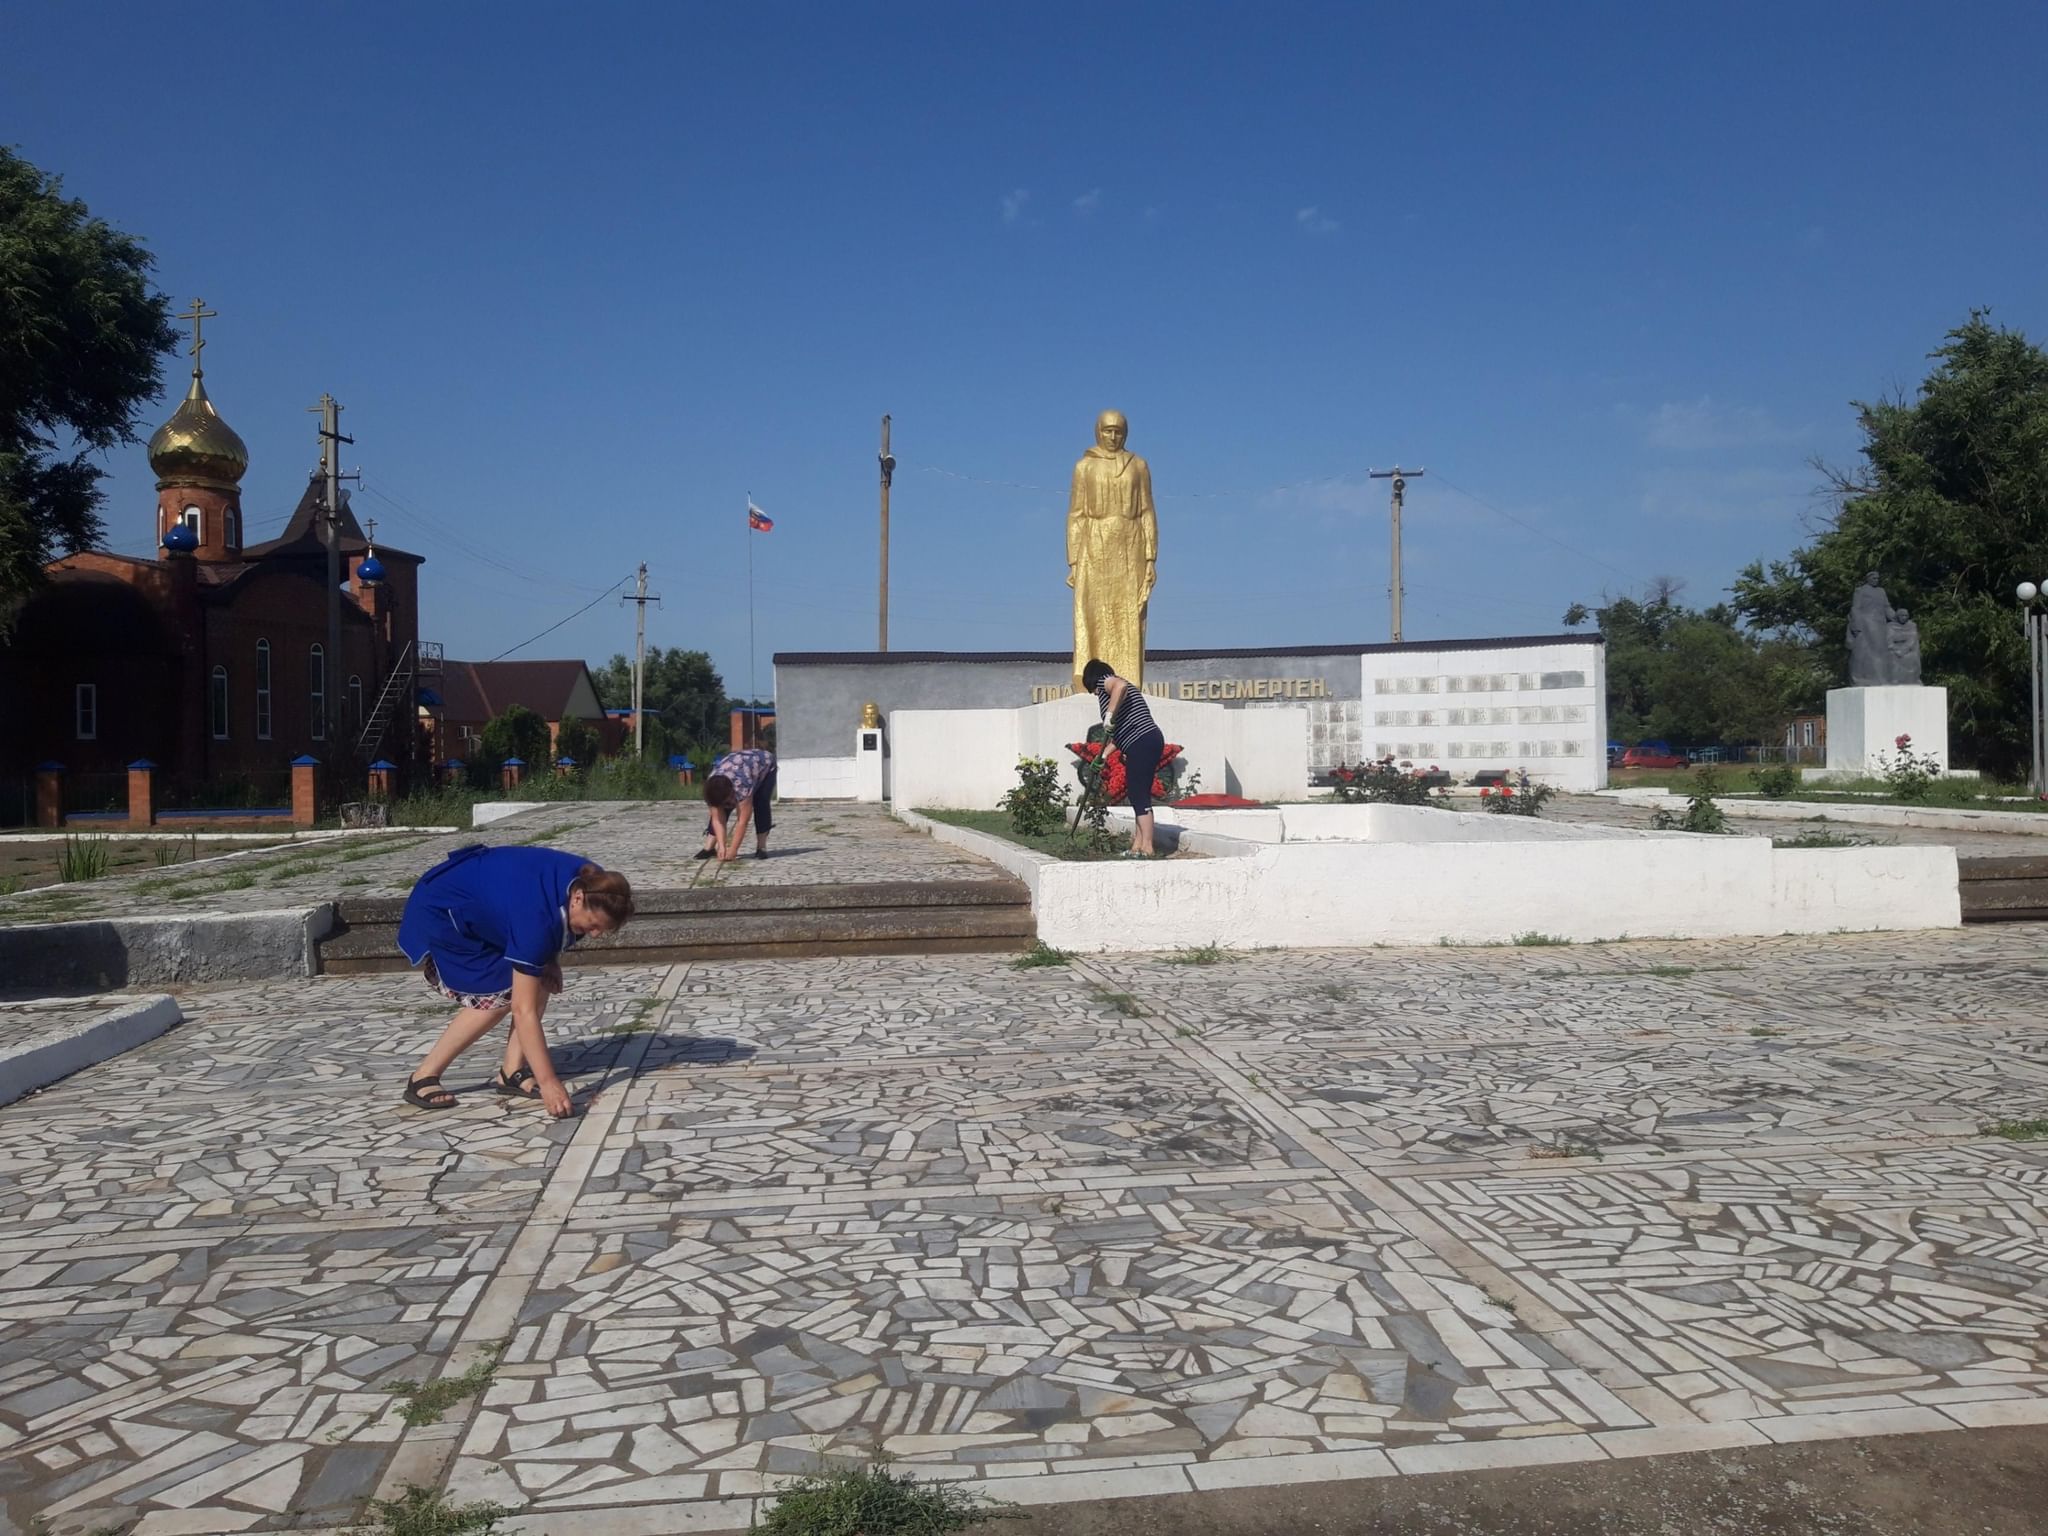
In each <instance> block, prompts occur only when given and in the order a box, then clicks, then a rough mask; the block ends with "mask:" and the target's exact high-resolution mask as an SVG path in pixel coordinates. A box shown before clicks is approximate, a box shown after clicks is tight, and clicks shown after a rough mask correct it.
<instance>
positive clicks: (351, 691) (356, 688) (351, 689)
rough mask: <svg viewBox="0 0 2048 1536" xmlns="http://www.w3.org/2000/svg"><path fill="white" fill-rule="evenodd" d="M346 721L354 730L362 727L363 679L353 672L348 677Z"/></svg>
mask: <svg viewBox="0 0 2048 1536" xmlns="http://www.w3.org/2000/svg"><path fill="white" fill-rule="evenodd" d="M348 722H349V724H350V725H351V726H352V727H354V728H355V729H356V730H361V729H362V727H363V680H362V679H361V678H360V677H357V676H356V675H355V674H354V673H353V672H351V673H350V674H349V678H348Z"/></svg>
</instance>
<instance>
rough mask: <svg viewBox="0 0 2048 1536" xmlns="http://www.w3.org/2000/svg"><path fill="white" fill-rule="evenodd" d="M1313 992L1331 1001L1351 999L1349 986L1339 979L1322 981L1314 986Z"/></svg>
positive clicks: (1345, 1001) (1337, 1001)
mask: <svg viewBox="0 0 2048 1536" xmlns="http://www.w3.org/2000/svg"><path fill="white" fill-rule="evenodd" d="M1315 994H1316V996H1317V997H1320V998H1324V999H1326V1000H1328V1001H1329V1002H1333V1003H1348V1002H1349V1001H1350V1000H1351V988H1350V987H1348V986H1346V985H1345V984H1344V983H1343V982H1341V981H1325V982H1322V983H1320V984H1319V985H1318V986H1317V987H1316V988H1315Z"/></svg>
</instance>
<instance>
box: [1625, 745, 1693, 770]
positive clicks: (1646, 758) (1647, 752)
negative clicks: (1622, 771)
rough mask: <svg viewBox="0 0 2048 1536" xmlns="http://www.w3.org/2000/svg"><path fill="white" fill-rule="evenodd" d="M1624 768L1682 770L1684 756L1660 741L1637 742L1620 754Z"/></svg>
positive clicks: (1684, 762)
mask: <svg viewBox="0 0 2048 1536" xmlns="http://www.w3.org/2000/svg"><path fill="white" fill-rule="evenodd" d="M1621 766H1622V767H1624V768H1683V767H1685V766H1686V756H1685V754H1684V753H1683V752H1674V751H1672V750H1671V748H1670V747H1669V746H1667V745H1666V744H1665V743H1664V742H1661V741H1639V742H1637V743H1636V744H1635V745H1634V746H1632V747H1630V748H1629V749H1628V750H1627V751H1626V752H1624V753H1622V754H1621Z"/></svg>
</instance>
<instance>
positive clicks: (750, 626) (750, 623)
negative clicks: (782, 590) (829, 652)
mask: <svg viewBox="0 0 2048 1536" xmlns="http://www.w3.org/2000/svg"><path fill="white" fill-rule="evenodd" d="M755 697H756V696H755V693H754V493H753V492H752V491H749V492H747V711H748V713H747V732H746V734H747V737H748V741H747V745H749V746H752V745H753V744H754V743H753V739H752V738H753V730H754V715H753V708H754V700H755Z"/></svg>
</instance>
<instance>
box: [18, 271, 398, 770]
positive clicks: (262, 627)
mask: <svg viewBox="0 0 2048 1536" xmlns="http://www.w3.org/2000/svg"><path fill="white" fill-rule="evenodd" d="M194 307H195V309H197V308H198V307H199V306H197V305H195V306H194ZM204 345H205V343H204V341H203V340H202V339H201V338H200V336H199V333H198V327H197V322H196V320H195V324H194V340H193V347H192V354H193V368H192V384H191V387H190V389H189V390H187V391H186V395H185V399H184V401H183V403H182V404H180V405H179V406H178V408H177V410H176V411H174V412H173V413H172V415H171V417H170V419H169V420H168V421H166V422H165V423H164V424H163V425H162V426H161V427H159V428H157V430H156V433H155V435H154V436H153V437H151V438H150V440H149V450H148V451H149V462H150V467H151V468H152V469H154V470H155V471H156V489H157V494H156V509H155V533H156V538H155V543H156V546H157V547H156V550H155V553H154V554H153V555H152V556H151V557H149V558H139V557H136V556H131V555H116V554H109V553H106V552H104V551H100V550H93V551H89V552H86V553H81V554H75V555H71V556H69V557H67V558H65V559H63V560H59V561H57V562H56V563H55V564H54V565H52V566H51V567H50V568H49V581H48V583H47V584H46V585H45V586H43V587H42V588H41V589H40V590H38V591H37V592H36V593H35V594H34V595H32V596H31V597H30V598H29V599H28V600H27V601H26V602H25V603H24V604H23V606H22V609H21V611H20V613H19V614H18V615H17V618H16V623H15V627H14V632H13V634H12V636H11V637H10V638H9V639H7V640H4V641H0V721H4V722H5V723H6V729H5V730H0V772H6V773H10V774H13V773H22V772H26V771H28V770H30V769H33V768H35V767H36V766H37V765H39V764H41V763H44V762H49V761H54V762H57V763H61V764H63V765H64V767H65V769H66V771H67V774H70V775H105V774H111V773H114V772H116V771H118V770H121V769H123V768H125V767H126V766H127V765H128V764H130V763H133V762H135V761H136V760H137V759H141V758H147V759H150V760H151V761H153V762H154V763H155V764H156V765H157V767H158V769H159V781H160V782H162V783H163V784H165V786H166V787H167V788H168V789H171V790H173V792H178V791H182V792H183V793H184V794H186V795H191V794H195V793H196V794H201V795H203V794H204V792H205V791H206V790H207V789H209V788H213V787H216V786H229V785H234V784H241V785H243V786H247V785H249V784H251V783H252V782H253V783H254V784H256V785H260V786H263V788H264V789H265V790H268V789H269V788H270V786H272V785H273V784H274V783H275V784H279V785H281V784H282V782H283V779H282V775H283V773H284V770H285V769H286V768H287V766H288V765H289V764H290V763H291V761H292V759H293V758H295V757H298V756H300V755H301V754H307V755H310V756H312V757H315V758H318V759H319V760H320V761H321V762H322V763H323V764H326V765H327V766H328V767H329V768H330V769H331V770H333V771H334V772H335V773H337V774H341V775H346V776H347V777H348V778H355V777H356V776H357V774H358V773H359V770H360V769H361V767H362V766H363V765H364V764H366V763H368V762H369V761H371V760H372V759H375V758H388V759H390V760H392V761H393V762H395V763H398V764H399V765H400V766H401V768H405V767H409V766H410V765H411V763H412V761H413V760H414V759H415V758H416V757H417V758H419V759H420V760H421V761H424V750H425V749H424V747H423V746H422V745H421V742H422V740H423V734H424V733H423V732H422V729H421V720H420V704H419V696H420V694H421V692H422V688H423V683H424V684H425V685H426V690H425V691H426V694H427V697H428V699H429V700H431V699H432V698H433V697H434V695H433V693H432V691H431V684H432V683H434V682H435V681H437V680H438V679H437V678H436V677H435V676H433V675H432V674H434V673H437V672H438V670H439V648H438V647H429V648H427V649H429V650H430V651H431V652H432V653H433V654H432V655H430V656H426V657H423V656H422V655H421V651H422V647H421V646H420V643H419V567H420V565H421V563H422V562H421V558H420V557H419V556H418V555H410V554H406V553H404V552H403V551H401V550H395V549H389V548H375V549H373V548H372V547H371V544H370V541H369V539H367V538H366V537H365V536H364V533H363V529H362V528H361V526H360V525H358V523H357V522H356V519H355V515H354V514H353V512H351V511H350V510H349V508H348V505H347V502H346V500H345V499H344V500H343V502H342V505H341V508H340V515H339V517H338V518H337V519H336V524H337V528H336V532H337V534H338V543H339V546H340V567H339V568H340V572H341V577H342V580H341V583H340V593H339V597H340V618H341V624H340V635H341V643H340V647H339V651H338V653H337V654H333V655H330V654H329V650H330V649H331V645H330V640H329V603H328V599H329V591H328V580H327V577H328V563H327V561H328V555H327V544H326V541H325V536H324V535H325V523H326V517H327V514H326V510H325V502H326V498H325V495H324V482H323V480H322V479H321V477H320V476H319V475H318V474H316V475H315V476H314V478H313V480H312V481H311V482H310V483H309V484H308V486H307V488H306V491H305V494H304V495H302V496H301V497H300V498H299V503H298V506H297V507H296V508H295V509H294V510H293V512H292V514H291V518H290V520H289V522H288V523H287V525H286V527H285V529H284V532H283V533H282V534H281V535H280V536H279V537H277V538H275V539H271V540H269V541H267V542H263V543H258V544H246V543H244V542H243V537H242V529H243V518H242V492H241V483H242V477H243V475H244V474H245V473H246V472H247V470H248V468H249V452H248V449H247V448H246V447H245V446H244V445H243V442H242V439H241V438H240V436H238V435H237V434H236V432H235V431H234V429H233V428H232V427H230V426H229V425H228V424H227V422H226V421H224V420H223V419H222V418H221V415H220V412H219V411H218V410H216V409H215V408H214V404H213V401H212V400H211V399H209V398H208V396H207V392H206V383H205V378H204V371H203V369H202V368H201V366H200V358H201V355H202V350H203V348H204ZM330 451H336V450H335V449H334V448H333V446H332V445H330ZM372 526H373V527H374V524H373V525H372ZM423 663H424V665H423ZM423 673H424V674H427V675H426V676H425V677H424V678H423V676H422V674H423ZM330 782H336V783H337V784H338V783H339V782H341V781H339V780H331V781H330Z"/></svg>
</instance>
